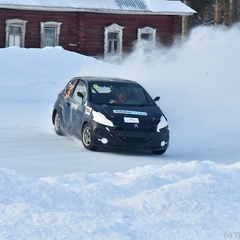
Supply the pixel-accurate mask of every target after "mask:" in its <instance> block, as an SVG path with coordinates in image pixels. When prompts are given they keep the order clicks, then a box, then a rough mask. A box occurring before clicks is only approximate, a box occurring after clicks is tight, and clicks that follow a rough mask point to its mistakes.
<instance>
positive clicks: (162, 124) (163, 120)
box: [157, 115, 168, 132]
mask: <svg viewBox="0 0 240 240" xmlns="http://www.w3.org/2000/svg"><path fill="white" fill-rule="evenodd" d="M167 126H168V122H167V119H166V118H165V117H164V116H163V115H162V116H161V118H160V122H159V124H158V126H157V132H160V130H161V129H163V128H165V127H167Z"/></svg>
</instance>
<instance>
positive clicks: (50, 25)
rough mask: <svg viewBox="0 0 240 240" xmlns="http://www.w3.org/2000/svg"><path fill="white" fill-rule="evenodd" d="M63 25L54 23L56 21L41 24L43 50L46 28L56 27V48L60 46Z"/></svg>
mask: <svg viewBox="0 0 240 240" xmlns="http://www.w3.org/2000/svg"><path fill="white" fill-rule="evenodd" d="M61 25H62V23H61V22H54V21H48V22H41V48H43V47H45V46H44V29H45V28H46V27H54V28H55V29H56V36H55V40H54V46H58V45H59V35H60V28H61Z"/></svg>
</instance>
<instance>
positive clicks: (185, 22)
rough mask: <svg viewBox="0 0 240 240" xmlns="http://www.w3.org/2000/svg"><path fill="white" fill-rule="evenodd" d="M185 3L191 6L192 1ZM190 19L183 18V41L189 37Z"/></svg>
mask: <svg viewBox="0 0 240 240" xmlns="http://www.w3.org/2000/svg"><path fill="white" fill-rule="evenodd" d="M183 3H184V4H186V5H187V6H190V5H191V1H190V0H184V1H183ZM188 18H189V17H188V16H183V17H182V39H183V41H184V40H185V38H186V37H187V36H188V30H189V26H188V24H189V19H188Z"/></svg>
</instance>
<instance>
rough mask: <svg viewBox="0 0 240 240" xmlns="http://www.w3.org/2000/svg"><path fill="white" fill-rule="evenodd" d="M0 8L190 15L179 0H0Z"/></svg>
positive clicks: (191, 12) (189, 10)
mask: <svg viewBox="0 0 240 240" xmlns="http://www.w3.org/2000/svg"><path fill="white" fill-rule="evenodd" d="M0 8H8V9H27V10H45V11H90V12H106V13H108V12H109V13H112V12H114V13H119V14H129V13H131V14H134V13H135V14H158V15H192V14H194V13H195V11H194V10H193V9H191V8H190V7H188V6H187V5H185V4H183V3H182V2H181V1H179V0H174V1H173V0H0Z"/></svg>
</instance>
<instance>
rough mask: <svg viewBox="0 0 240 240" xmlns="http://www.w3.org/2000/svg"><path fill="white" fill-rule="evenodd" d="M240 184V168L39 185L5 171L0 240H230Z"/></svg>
mask: <svg viewBox="0 0 240 240" xmlns="http://www.w3.org/2000/svg"><path fill="white" fill-rule="evenodd" d="M239 181H240V164H239V163H236V164H232V165H220V164H216V163H213V162H209V161H206V162H198V161H192V162H189V163H176V164H169V165H167V166H164V167H157V166H145V167H141V168H140V167H139V168H135V169H131V170H129V171H127V172H116V173H107V172H106V173H99V174H86V173H76V174H71V175H66V176H59V177H48V178H42V179H38V180H37V179H32V178H27V177H25V176H23V175H19V174H16V173H14V172H12V171H9V170H3V169H2V170H0V182H1V185H0V191H1V196H0V213H1V216H2V217H1V219H0V229H1V239H115V240H117V239H119V240H122V239H156V240H159V239H162V240H164V239H176V237H177V238H178V239H185V240H187V239H189V240H190V239H191V240H192V239H201V240H202V239H212V240H214V239H217V240H219V239H224V238H225V237H224V236H225V235H226V234H229V232H230V233H232V234H234V233H236V232H237V231H239V222H240V217H239V214H237V213H238V212H239V209H240V191H239V190H240V189H239V184H238V183H239ZM3 216H4V217H3ZM236 239H237V238H236Z"/></svg>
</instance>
